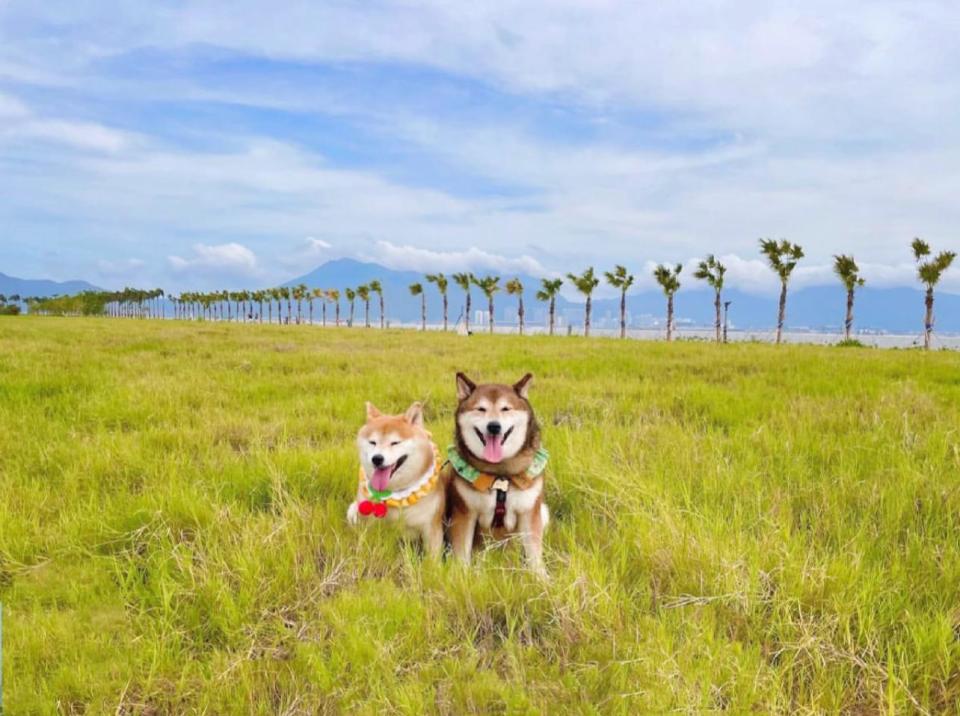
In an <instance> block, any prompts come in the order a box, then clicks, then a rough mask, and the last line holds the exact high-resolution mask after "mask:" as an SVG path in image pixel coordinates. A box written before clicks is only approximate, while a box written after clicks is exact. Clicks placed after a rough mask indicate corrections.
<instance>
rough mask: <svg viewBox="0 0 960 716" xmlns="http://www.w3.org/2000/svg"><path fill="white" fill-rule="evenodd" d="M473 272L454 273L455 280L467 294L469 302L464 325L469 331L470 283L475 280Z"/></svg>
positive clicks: (466, 307)
mask: <svg viewBox="0 0 960 716" xmlns="http://www.w3.org/2000/svg"><path fill="white" fill-rule="evenodd" d="M472 279H473V274H471V273H455V274H453V280H454V281H455V282H456V284H457V285H458V286H459V287H460V288H462V289H463V291H464V293H466V294H467V302H466V306H465V310H464V318H463V320H464V325H465V328H466V329H467V333H469V332H470V284H471V283H472V282H473V281H472Z"/></svg>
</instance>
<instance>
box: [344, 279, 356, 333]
mask: <svg viewBox="0 0 960 716" xmlns="http://www.w3.org/2000/svg"><path fill="white" fill-rule="evenodd" d="M343 295H344V296H346V297H347V301H348V302H349V303H350V316H349V318H347V328H353V306H354V302H355V301H356V300H357V292H356V291H354V290H353V289H352V288H345V289H343Z"/></svg>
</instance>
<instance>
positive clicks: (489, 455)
mask: <svg viewBox="0 0 960 716" xmlns="http://www.w3.org/2000/svg"><path fill="white" fill-rule="evenodd" d="M502 437H503V436H501V435H487V444H486V445H484V446H483V459H484V460H486V461H487V462H500V461H501V460H503V440H502Z"/></svg>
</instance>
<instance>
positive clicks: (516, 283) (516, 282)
mask: <svg viewBox="0 0 960 716" xmlns="http://www.w3.org/2000/svg"><path fill="white" fill-rule="evenodd" d="M507 293H509V294H510V295H511V296H516V297H517V323H518V324H519V326H520V335H521V336H522V335H523V316H524V310H523V283H521V282H520V279H519V278H512V279H510V280H509V281H507Z"/></svg>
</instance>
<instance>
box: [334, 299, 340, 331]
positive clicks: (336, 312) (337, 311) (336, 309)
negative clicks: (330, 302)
mask: <svg viewBox="0 0 960 716" xmlns="http://www.w3.org/2000/svg"><path fill="white" fill-rule="evenodd" d="M334 321H335V322H336V325H337V328H339V327H340V299H339V298H338V299H337V303H336V305H335V306H334Z"/></svg>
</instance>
